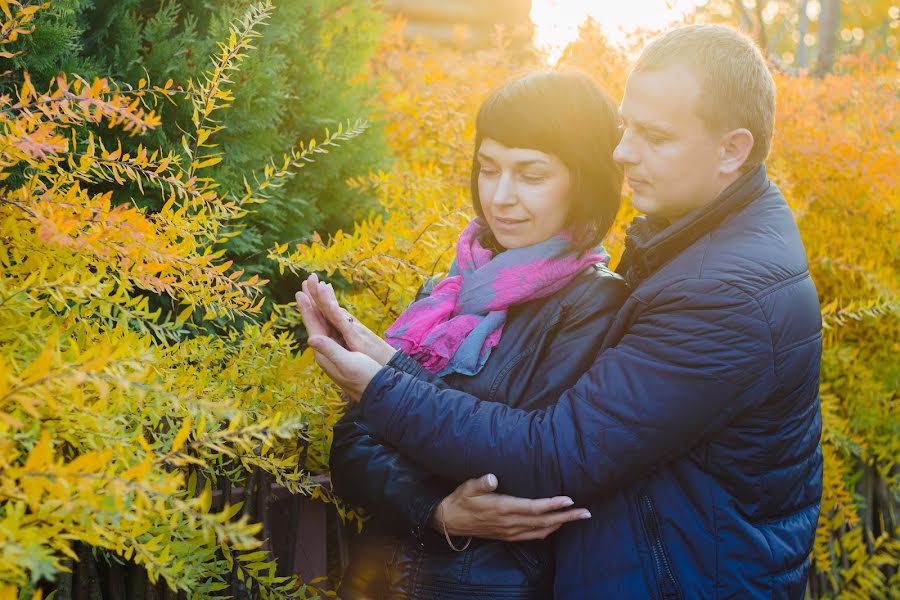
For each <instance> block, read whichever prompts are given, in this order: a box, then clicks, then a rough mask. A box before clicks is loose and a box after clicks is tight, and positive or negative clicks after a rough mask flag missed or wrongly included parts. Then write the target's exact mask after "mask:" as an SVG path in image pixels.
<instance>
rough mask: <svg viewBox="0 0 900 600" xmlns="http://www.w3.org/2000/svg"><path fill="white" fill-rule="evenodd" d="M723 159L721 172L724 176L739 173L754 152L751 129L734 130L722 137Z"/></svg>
mask: <svg viewBox="0 0 900 600" xmlns="http://www.w3.org/2000/svg"><path fill="white" fill-rule="evenodd" d="M721 143H722V159H721V161H720V162H719V172H720V173H721V174H722V175H733V174H734V173H737V172H738V171H739V170H740V169H741V167H743V166H744V163H745V162H747V157H748V156H750V152H751V151H752V150H753V134H752V133H750V130H749V129H744V128H741V129H734V130H732V131H729V132H728V133H726V134H725V135H724V136H723V137H722V142H721Z"/></svg>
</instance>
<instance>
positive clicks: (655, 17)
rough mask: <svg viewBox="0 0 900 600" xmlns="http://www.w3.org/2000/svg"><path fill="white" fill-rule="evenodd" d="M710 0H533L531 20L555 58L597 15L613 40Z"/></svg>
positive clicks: (661, 23) (656, 25)
mask: <svg viewBox="0 0 900 600" xmlns="http://www.w3.org/2000/svg"><path fill="white" fill-rule="evenodd" d="M706 2H707V0H532V2H531V20H532V21H533V22H534V25H535V44H536V45H537V46H538V47H539V48H546V49H547V50H548V51H549V53H550V60H551V62H555V61H556V59H557V58H558V57H559V54H560V53H561V52H562V50H563V48H565V46H566V44H568V43H569V42H570V41H572V40H573V39H575V38H576V37H577V35H578V26H579V25H580V24H581V23H583V22H584V21H585V19H587V18H588V17H589V16H592V17H594V20H596V21H597V22H598V23H600V25H601V26H602V27H603V28H604V31H605V33H606V35H607V36H609V38H610V40H611V41H613V42H616V41H621V40H622V39H624V37H625V34H627V33H629V32H631V31H634V30H635V29H638V28H647V29H660V28H662V27H665V26H666V25H668V24H669V23H671V22H672V21H677V20H679V19H680V18H681V17H682V16H683V15H684V14H685V13H686V12H688V11H690V10H691V9H693V8H694V7H695V6H697V5H703V4H706Z"/></svg>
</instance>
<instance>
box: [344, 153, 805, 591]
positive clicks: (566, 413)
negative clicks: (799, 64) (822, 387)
mask: <svg viewBox="0 0 900 600" xmlns="http://www.w3.org/2000/svg"><path fill="white" fill-rule="evenodd" d="M620 272H622V273H623V274H625V275H626V279H627V280H628V281H629V283H630V284H631V286H632V288H633V291H632V294H631V296H630V297H629V299H628V300H626V302H625V305H624V307H623V308H622V310H621V312H620V313H619V314H618V315H617V317H616V320H615V321H614V323H613V325H612V328H611V330H610V332H609V334H608V336H607V338H606V340H605V341H604V348H605V349H604V350H603V351H602V352H601V353H600V355H599V356H598V357H597V359H596V361H595V362H594V363H593V365H592V366H591V367H590V369H589V370H588V371H587V373H585V374H584V376H582V377H581V379H579V381H578V382H577V383H576V385H575V386H574V387H573V388H571V389H570V390H568V391H567V392H566V393H565V394H564V395H563V396H562V398H561V399H560V400H559V402H558V403H557V404H555V405H553V406H551V407H550V408H547V409H545V410H541V411H536V412H526V411H522V410H517V409H513V408H511V407H509V406H506V405H505V404H501V403H496V402H481V401H479V400H478V399H476V398H474V397H473V396H470V395H468V394H465V393H462V392H459V391H455V390H450V389H439V387H438V386H436V385H434V384H433V383H430V382H428V381H424V380H422V379H421V378H418V377H416V376H414V375H411V374H409V373H404V372H402V371H400V370H397V369H395V368H389V367H386V368H384V369H382V370H381V371H380V372H379V373H378V375H376V377H375V378H374V379H373V380H372V381H371V383H370V384H369V386H368V388H367V389H366V392H365V394H364V395H363V398H362V400H361V411H362V415H363V417H364V419H365V420H366V421H367V422H368V423H369V425H371V426H372V427H374V428H375V429H376V430H377V431H378V432H379V434H380V435H381V436H382V437H383V439H384V440H385V441H386V442H387V443H390V444H392V445H394V446H396V447H397V448H399V449H400V450H401V451H402V452H404V453H405V454H407V455H408V456H413V457H415V459H416V460H417V461H418V462H420V463H421V464H423V465H425V466H426V467H428V468H429V469H430V470H432V471H433V472H434V473H436V474H439V475H441V476H444V477H447V478H450V479H454V480H462V479H465V478H467V477H475V476H479V475H482V474H484V473H488V472H490V473H495V474H496V475H497V476H498V478H499V481H500V487H501V491H502V492H505V493H509V494H515V495H519V496H529V497H544V496H554V495H559V494H566V495H569V496H571V497H573V498H574V499H575V501H576V503H577V505H581V506H587V507H588V508H589V509H590V511H591V513H592V515H593V517H592V518H591V519H589V520H587V521H582V522H579V523H574V524H570V525H567V526H565V527H564V528H563V529H562V530H561V531H560V533H559V535H558V537H557V541H556V542H557V551H556V567H557V573H556V579H555V596H556V597H557V598H561V599H570V598H586V599H587V598H590V599H595V598H616V599H619V598H665V599H670V598H797V599H799V598H802V597H803V593H804V589H805V585H806V577H807V570H808V557H809V553H810V551H811V550H812V544H813V537H814V533H815V527H816V520H817V517H818V513H819V503H820V498H821V493H822V455H821V448H820V445H819V436H820V431H821V414H820V408H819V397H818V387H819V362H820V356H821V317H820V311H819V303H818V298H817V295H816V290H815V287H814V286H813V282H812V281H811V280H810V277H809V272H808V270H807V261H806V256H805V251H804V248H803V244H802V242H801V240H800V236H799V232H798V230H797V226H796V223H795V221H794V218H793V216H792V214H791V211H790V209H789V208H788V206H787V204H786V203H785V201H784V198H783V197H782V195H781V193H780V192H779V191H778V189H777V188H775V187H774V186H773V185H772V184H771V183H770V182H769V181H768V179H767V178H766V173H765V169H764V168H762V167H760V168H759V169H758V170H756V171H754V172H752V173H749V174H747V175H745V176H744V177H742V178H741V179H740V180H738V181H737V182H735V183H734V184H733V185H732V186H730V187H729V188H728V189H727V190H725V192H723V194H722V195H721V196H720V198H718V199H717V200H716V201H715V202H713V203H712V204H710V205H709V206H706V207H704V208H701V209H698V210H697V211H695V212H694V213H691V214H690V215H688V216H686V217H685V218H683V219H682V220H680V221H678V222H676V223H674V224H673V225H671V226H667V227H664V226H661V225H655V224H654V223H653V222H652V221H651V220H648V219H639V220H637V221H636V222H635V224H634V225H633V226H632V228H631V230H630V232H629V240H628V242H627V246H626V253H625V256H624V257H623V261H622V264H621V266H620ZM410 362H411V361H410Z"/></svg>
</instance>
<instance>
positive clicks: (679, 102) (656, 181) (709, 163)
mask: <svg viewBox="0 0 900 600" xmlns="http://www.w3.org/2000/svg"><path fill="white" fill-rule="evenodd" d="M699 96H700V85H699V83H698V81H697V79H696V77H695V76H694V75H693V73H692V72H691V71H690V69H688V68H687V67H685V66H682V65H672V66H669V67H664V68H661V69H657V70H651V71H644V72H637V73H632V75H631V76H630V77H629V78H628V83H627V85H626V86H625V96H624V98H623V99H622V106H621V113H622V119H623V125H624V127H625V130H624V132H623V135H622V141H621V142H619V145H618V146H617V147H616V150H615V152H614V153H613V158H614V159H615V160H616V162H618V163H620V164H621V165H622V166H623V168H624V170H625V177H626V181H627V182H628V186H629V187H630V188H631V189H632V191H633V194H632V197H631V201H632V204H633V205H634V207H635V208H636V209H637V210H639V211H641V212H643V213H645V214H648V215H653V216H659V217H663V218H665V219H668V220H669V221H670V222H674V221H676V220H678V219H679V218H681V217H683V216H684V215H686V214H688V213H689V212H691V211H693V210H694V209H696V208H699V207H701V206H704V205H706V204H708V203H709V202H711V201H712V200H713V199H715V197H716V196H717V195H718V194H719V192H720V191H722V189H724V187H725V185H724V184H723V179H722V174H721V173H720V163H721V161H722V158H723V148H722V145H721V143H720V136H719V135H717V134H715V133H713V132H711V131H710V130H709V127H708V126H707V125H706V124H705V123H704V122H703V121H702V120H701V118H700V116H699V115H698V114H697V110H696V106H697V102H698V99H699Z"/></svg>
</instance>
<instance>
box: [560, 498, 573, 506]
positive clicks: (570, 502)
mask: <svg viewBox="0 0 900 600" xmlns="http://www.w3.org/2000/svg"><path fill="white" fill-rule="evenodd" d="M573 504H575V501H574V500H572V499H571V498H566V499H564V500H561V501H560V503H559V505H560V506H563V507H565V506H572V505H573Z"/></svg>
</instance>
